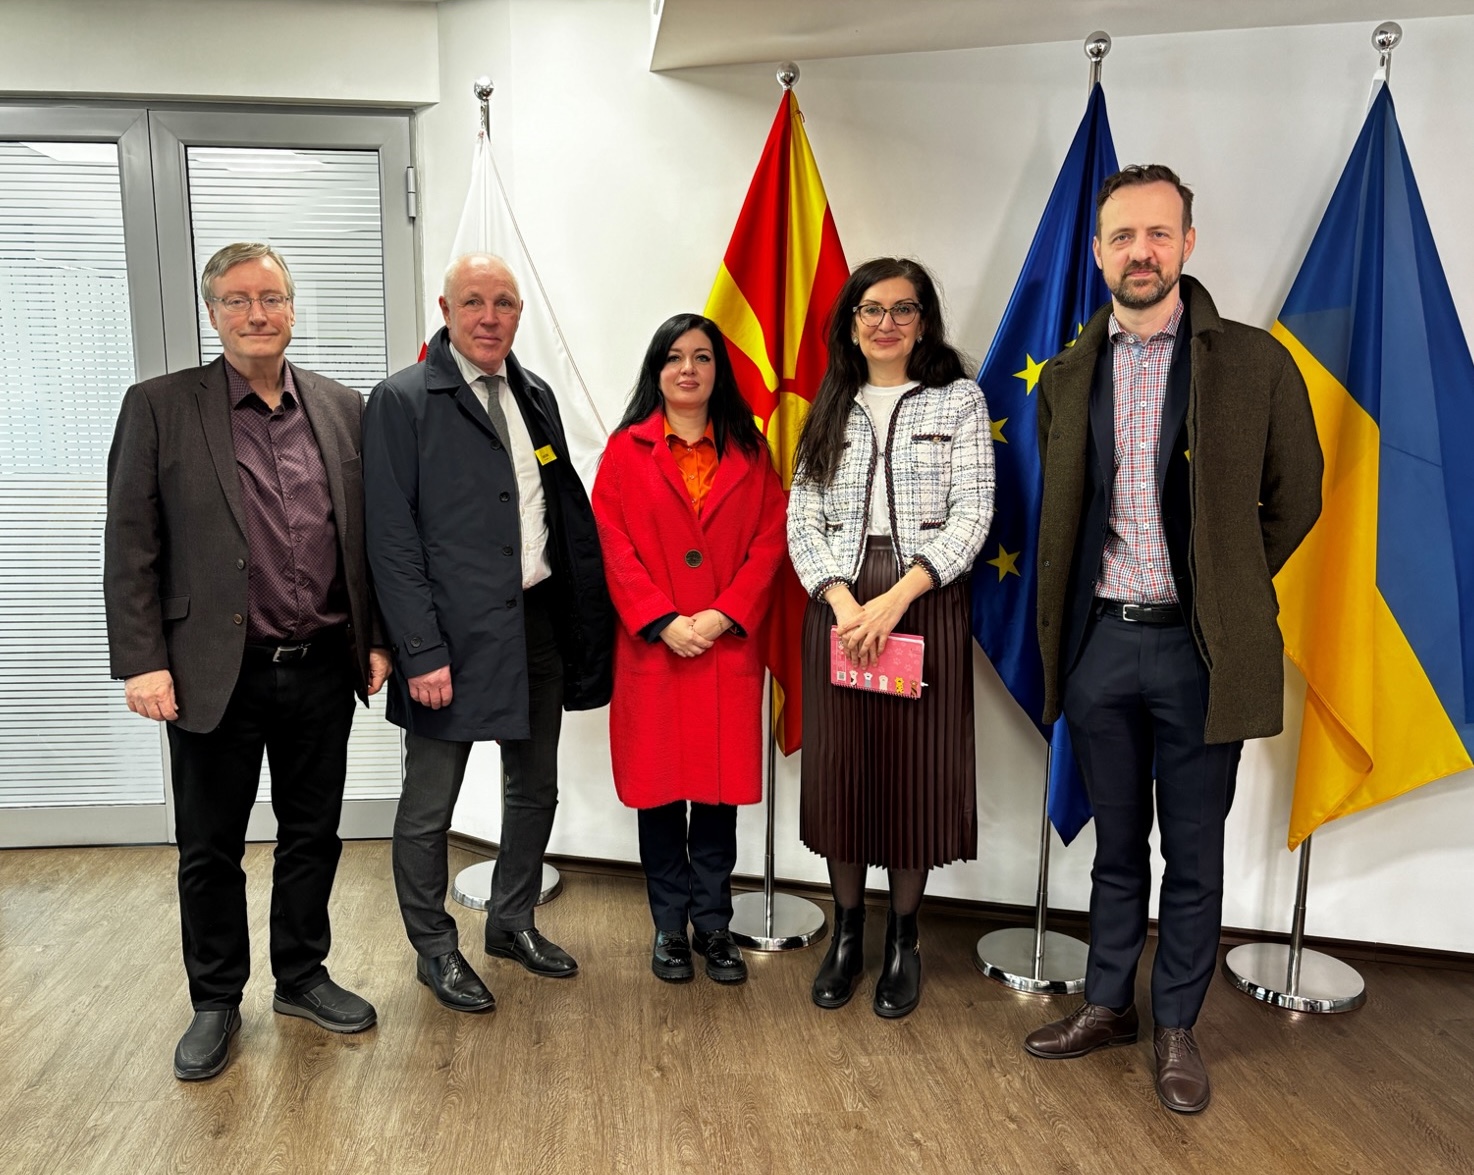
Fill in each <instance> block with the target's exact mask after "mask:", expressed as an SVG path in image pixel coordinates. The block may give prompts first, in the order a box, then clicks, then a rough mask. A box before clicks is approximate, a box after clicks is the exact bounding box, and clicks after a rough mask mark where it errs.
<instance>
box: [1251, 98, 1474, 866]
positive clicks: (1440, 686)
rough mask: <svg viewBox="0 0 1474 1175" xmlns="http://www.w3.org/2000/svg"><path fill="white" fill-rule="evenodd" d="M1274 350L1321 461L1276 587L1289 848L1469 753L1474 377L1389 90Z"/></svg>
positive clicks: (1444, 771) (1473, 650) (1459, 766)
mask: <svg viewBox="0 0 1474 1175" xmlns="http://www.w3.org/2000/svg"><path fill="white" fill-rule="evenodd" d="M1274 334H1275V337H1276V338H1278V339H1279V340H1280V341H1281V342H1282V343H1284V344H1285V346H1287V347H1288V348H1289V349H1290V352H1291V353H1292V354H1293V355H1294V357H1295V362H1296V363H1297V364H1298V365H1299V367H1300V370H1301V372H1302V373H1303V374H1304V376H1305V382H1306V384H1307V385H1308V386H1309V388H1310V398H1311V404H1312V406H1313V407H1314V410H1315V423H1316V429H1317V431H1318V432H1319V434H1320V442H1321V447H1322V448H1323V449H1324V451H1325V459H1326V469H1325V483H1324V487H1323V499H1324V505H1323V508H1322V512H1321V516H1320V520H1319V521H1318V522H1317V523H1316V525H1315V528H1314V529H1313V530H1312V531H1311V532H1310V535H1309V536H1308V537H1307V538H1306V540H1305V542H1304V543H1303V544H1302V545H1301V547H1300V549H1299V550H1298V551H1296V552H1295V554H1294V556H1293V557H1291V559H1290V561H1289V562H1288V563H1286V564H1285V566H1284V568H1283V569H1282V570H1281V571H1280V573H1279V575H1278V576H1277V577H1276V579H1275V587H1276V589H1277V590H1278V592H1279V599H1280V608H1281V614H1280V626H1281V628H1282V629H1283V630H1284V635H1285V651H1286V652H1287V653H1288V654H1289V656H1290V659H1291V660H1292V661H1294V662H1295V664H1296V665H1298V666H1299V667H1300V670H1301V671H1302V672H1303V673H1304V674H1305V680H1306V682H1307V683H1308V686H1309V689H1308V691H1307V694H1306V698H1305V722H1304V726H1303V728H1302V730H1301V735H1300V759H1299V763H1298V766H1297V768H1296V775H1295V798H1294V803H1293V806H1292V809H1291V813H1290V828H1289V844H1290V847H1291V848H1294V847H1295V846H1296V845H1298V844H1299V843H1300V841H1302V840H1303V839H1304V838H1305V837H1307V836H1309V835H1310V834H1311V833H1312V832H1314V831H1315V830H1316V829H1317V828H1318V827H1319V826H1320V825H1321V824H1323V823H1325V822H1326V821H1327V820H1334V819H1335V818H1336V817H1338V816H1345V815H1348V814H1349V813H1352V812H1357V811H1360V810H1362V809H1363V808H1368V807H1371V806H1372V805H1373V804H1377V803H1380V802H1381V801H1383V800H1388V799H1391V798H1393V797H1394V796H1399V795H1401V794H1402V793H1404V792H1406V791H1409V790H1411V789H1412V788H1415V787H1417V786H1419V785H1420V784H1424V783H1428V782H1430V781H1431V780H1435V779H1439V778H1442V777H1443V776H1446V775H1450V774H1452V773H1453V772H1456V771H1461V770H1464V769H1467V768H1468V767H1469V766H1470V765H1471V762H1470V748H1471V746H1474V741H1471V740H1474V723H1471V719H1474V460H1471V459H1470V456H1469V451H1468V448H1469V439H1470V437H1474V362H1471V361H1470V356H1469V346H1468V343H1467V341H1466V340H1465V337H1464V332H1463V329H1462V327H1461V326H1460V325H1459V319H1458V314H1457V312H1456V311H1455V309H1454V305H1453V299H1452V298H1451V296H1450V294H1449V288H1448V281H1447V279H1446V278H1445V277H1444V273H1443V266H1442V264H1441V263H1440V262H1439V260H1438V252H1437V250H1436V249H1435V247H1434V244H1433V234H1432V231H1431V230H1430V228H1429V226H1428V218H1427V215H1426V214H1425V213H1424V211H1423V202H1422V199H1421V197H1420V196H1419V195H1418V186H1417V183H1416V181H1415V180H1414V179H1413V172H1412V166H1411V164H1410V163H1409V162H1408V158H1407V153H1406V151H1405V149H1404V146H1403V141H1402V134H1401V132H1400V131H1399V130H1398V127H1397V115H1396V112H1395V110H1394V109H1393V105H1392V95H1391V92H1390V91H1389V90H1388V89H1387V88H1386V87H1385V86H1384V87H1383V88H1382V90H1381V91H1380V93H1378V95H1377V97H1376V98H1375V100H1374V101H1373V103H1372V107H1371V110H1370V111H1369V112H1368V114H1367V118H1366V123H1365V124H1364V125H1363V127H1362V130H1361V135H1360V136H1359V137H1358V139H1357V141H1356V146H1355V148H1354V149H1353V150H1352V152H1351V158H1350V160H1349V161H1348V162H1347V164H1346V169H1345V171H1343V172H1342V174H1341V179H1340V182H1339V183H1338V184H1337V185H1336V190H1335V193H1334V194H1333V195H1332V197H1331V202H1330V206H1329V207H1328V208H1327V209H1326V213H1325V216H1324V218H1323V219H1322V220H1321V223H1320V228H1319V229H1318V230H1317V231H1316V234H1315V239H1314V240H1313V241H1312V242H1311V245H1310V251H1309V252H1308V253H1307V255H1306V257H1305V262H1304V264H1303V265H1302V266H1301V268H1300V275H1299V276H1298V277H1297V278H1296V279H1295V284H1294V286H1293V288H1292V289H1291V290H1290V294H1289V297H1288V298H1287V299H1286V300H1285V306H1284V309H1283V310H1282V311H1281V312H1280V316H1279V321H1278V322H1277V323H1276V324H1275V327H1274Z"/></svg>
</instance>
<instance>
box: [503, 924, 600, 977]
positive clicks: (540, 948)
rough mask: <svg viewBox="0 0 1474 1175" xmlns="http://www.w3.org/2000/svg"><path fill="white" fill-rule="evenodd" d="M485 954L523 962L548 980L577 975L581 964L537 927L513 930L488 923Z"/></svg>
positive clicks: (535, 973) (534, 972) (536, 973)
mask: <svg viewBox="0 0 1474 1175" xmlns="http://www.w3.org/2000/svg"><path fill="white" fill-rule="evenodd" d="M486 953H487V954H488V955H493V956H495V957H496V958H498V959H511V960H512V961H513V962H516V963H521V964H522V966H524V967H526V968H527V969H528V970H529V971H531V972H532V973H533V974H534V975H542V976H544V977H546V978H548V979H567V978H569V977H570V976H573V975H577V974H578V964H577V963H576V962H575V961H574V959H573V956H572V955H570V954H569V953H568V952H567V951H565V950H564V949H563V948H562V947H560V946H559V945H558V944H557V943H552V942H549V941H548V940H547V939H545V938H544V937H543V936H542V931H540V930H538V929H537V928H536V927H534V928H533V929H531V930H518V931H516V932H513V931H511V930H498V929H497V928H496V927H494V926H488V927H487V928H486Z"/></svg>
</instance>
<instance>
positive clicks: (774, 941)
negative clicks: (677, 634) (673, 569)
mask: <svg viewBox="0 0 1474 1175" xmlns="http://www.w3.org/2000/svg"><path fill="white" fill-rule="evenodd" d="M777 77H778V84H779V85H780V86H782V87H783V90H784V92H785V93H786V92H787V91H789V90H791V89H793V86H794V83H795V82H797V81H798V66H797V65H795V64H794V63H793V62H791V61H785V62H783V63H782V64H781V65H779V66H778V74H777ZM776 684H777V683H776V682H774V680H773V676H772V674H771V673H770V674H769V675H768V771H767V789H768V794H767V799H766V805H767V818H768V819H767V823H768V831H767V842H766V844H765V845H764V848H763V888H762V892H761V893H758V892H753V893H744V894H738V895H737V896H736V897H735V898H733V899H732V924H731V930H732V937H733V939H735V940H736V941H737V943H738V944H739V945H741V946H744V947H748V948H750V949H752V950H755V951H792V950H797V949H798V948H800V947H806V946H809V945H811V944H812V943H815V942H818V941H819V939H821V938H823V937H824V932H825V931H826V930H827V929H828V927H827V925H826V923H825V921H824V911H823V910H821V909H820V908H819V907H818V906H816V905H815V904H814V903H813V902H811V901H809V900H808V899H807V898H801V897H798V896H796V895H794V894H786V893H778V892H777V891H776V889H775V887H774V872H773V870H774V865H773V837H774V833H775V830H776V828H777V816H778V806H777V804H778V801H777V791H778V788H777V780H778V732H777V729H776V727H775V725H774V721H775V718H776V714H777V706H776V705H774V702H775V701H776V698H775V696H774V689H775V686H776Z"/></svg>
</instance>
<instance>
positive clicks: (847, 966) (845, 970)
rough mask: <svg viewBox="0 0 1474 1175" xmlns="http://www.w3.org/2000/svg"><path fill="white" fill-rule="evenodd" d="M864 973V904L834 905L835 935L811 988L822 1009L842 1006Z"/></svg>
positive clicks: (811, 993) (852, 993) (853, 992)
mask: <svg viewBox="0 0 1474 1175" xmlns="http://www.w3.org/2000/svg"><path fill="white" fill-rule="evenodd" d="M864 973H865V907H864V906H856V907H855V908H854V909H853V910H847V909H845V908H844V907H843V906H841V905H839V904H838V903H836V904H835V907H834V937H833V938H831V939H830V940H829V950H828V952H827V953H826V954H825V955H824V961H823V962H822V963H820V964H819V973H818V974H817V975H815V976H814V986H813V988H812V989H811V990H810V995H812V996H813V999H814V1003H816V1004H818V1005H819V1006H820V1007H821V1008H842V1007H844V1006H845V1005H846V1004H847V1003H849V1002H850V997H851V996H852V995H854V994H855V985H856V984H857V983H858V982H859V980H860V976H861V975H863V974H864Z"/></svg>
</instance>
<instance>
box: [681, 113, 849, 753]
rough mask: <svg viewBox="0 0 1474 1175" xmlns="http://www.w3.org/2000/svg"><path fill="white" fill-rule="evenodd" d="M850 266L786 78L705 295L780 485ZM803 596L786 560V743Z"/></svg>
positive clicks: (782, 666)
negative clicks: (830, 318) (828, 322)
mask: <svg viewBox="0 0 1474 1175" xmlns="http://www.w3.org/2000/svg"><path fill="white" fill-rule="evenodd" d="M849 274H850V271H849V266H848V265H847V264H846V263H845V259H844V250H843V249H841V248H840V244H839V234H838V233H837V232H835V229H834V217H833V216H832V215H830V211H829V199H828V197H827V196H825V194H824V184H823V181H822V180H820V179H819V168H818V166H817V165H816V164H815V163H814V153H813V151H811V150H810V149H809V139H808V136H807V135H805V134H804V124H803V115H802V114H801V113H800V111H799V108H798V98H797V97H796V96H795V95H794V93H793V91H792V90H787V91H785V92H784V94H783V98H782V100H781V101H780V102H779V104H778V114H777V116H776V117H775V118H774V119H773V127H772V130H770V131H769V132H768V141H767V143H765V144H764V146H763V154H762V158H761V159H759V160H758V165H757V171H756V173H754V175H753V177H752V184H751V186H750V187H749V188H748V189H747V199H746V200H744V201H743V204H742V213H741V215H740V216H738V218H737V227H736V228H735V229H733V230H732V239H731V241H730V242H728V244H727V252H726V255H725V256H724V257H723V258H722V267H721V269H720V270H718V271H717V279H716V282H715V283H714V284H713V285H712V288H711V296H710V297H709V298H708V299H707V302H706V316H707V317H708V318H710V319H711V320H712V321H713V322H715V323H716V324H717V326H719V327H720V328H721V331H722V334H723V336H724V337H725V338H726V340H727V349H728V351H729V352H730V353H731V356H732V366H733V367H734V368H735V369H736V372H737V385H738V387H740V388H741V389H742V394H743V396H744V397H745V398H746V400H747V402H748V404H749V405H750V406H751V407H752V411H753V415H754V416H756V417H757V421H758V425H759V427H761V428H762V430H763V434H764V435H765V436H766V437H767V438H768V445H769V447H770V448H771V450H772V455H773V464H774V466H775V467H776V468H777V470H778V476H779V477H781V478H782V479H783V488H784V489H787V488H788V487H789V486H790V485H791V484H792V482H793V450H794V447H795V446H796V445H797V444H798V436H799V432H800V430H801V429H802V428H803V423H804V418H805V417H806V416H807V415H808V412H809V405H810V404H811V403H812V402H813V399H814V393H815V392H817V391H818V390H819V381H820V379H821V378H822V377H823V375H824V365H825V362H826V359H827V348H826V347H825V342H824V328H825V326H826V319H827V318H828V315H829V310H830V307H831V306H833V304H834V299H835V298H836V297H837V296H838V294H839V290H840V287H841V286H843V285H844V283H845V279H846V278H848V277H849ZM806 603H807V597H806V596H805V593H804V590H803V588H802V586H800V584H799V582H798V577H797V576H795V575H794V573H793V568H792V567H791V566H789V565H788V563H787V561H786V560H785V561H784V565H783V570H782V571H781V572H780V573H779V580H778V586H777V587H776V589H775V591H774V596H773V607H772V610H771V611H770V612H769V616H768V626H767V629H768V633H767V646H768V647H767V662H768V668H769V669H770V670H771V671H772V674H773V685H774V691H773V714H774V726H775V730H776V734H777V738H778V745H779V747H781V748H782V750H783V753H784V754H785V755H791V754H792V753H793V752H794V751H796V750H798V748H799V745H800V743H801V742H802V741H803V697H802V685H801V678H800V668H799V644H800V636H801V633H802V629H803V614H804V606H805V604H806Z"/></svg>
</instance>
